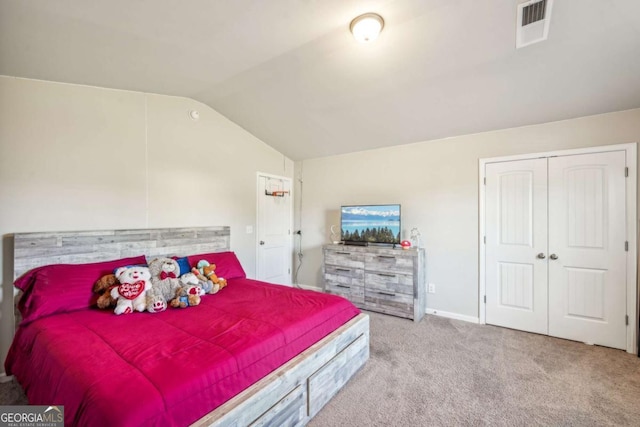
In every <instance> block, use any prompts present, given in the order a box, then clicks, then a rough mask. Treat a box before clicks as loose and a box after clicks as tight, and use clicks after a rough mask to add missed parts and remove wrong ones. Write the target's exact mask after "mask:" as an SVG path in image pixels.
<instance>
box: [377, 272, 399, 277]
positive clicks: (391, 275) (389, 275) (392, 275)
mask: <svg viewBox="0 0 640 427" xmlns="http://www.w3.org/2000/svg"><path fill="white" fill-rule="evenodd" d="M378 276H382V277H396V275H395V274H388V273H378Z"/></svg>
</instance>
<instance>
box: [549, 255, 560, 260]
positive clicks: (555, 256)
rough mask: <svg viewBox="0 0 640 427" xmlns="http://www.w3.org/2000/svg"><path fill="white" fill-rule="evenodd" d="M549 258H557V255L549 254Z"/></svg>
mask: <svg viewBox="0 0 640 427" xmlns="http://www.w3.org/2000/svg"><path fill="white" fill-rule="evenodd" d="M549 258H551V259H558V255H556V254H551V255H549Z"/></svg>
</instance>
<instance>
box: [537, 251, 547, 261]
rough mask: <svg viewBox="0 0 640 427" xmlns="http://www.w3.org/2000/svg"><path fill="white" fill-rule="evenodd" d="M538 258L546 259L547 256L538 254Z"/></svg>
mask: <svg viewBox="0 0 640 427" xmlns="http://www.w3.org/2000/svg"><path fill="white" fill-rule="evenodd" d="M538 258H540V259H545V258H546V256H545V254H544V253H542V252H540V253H539V254H538Z"/></svg>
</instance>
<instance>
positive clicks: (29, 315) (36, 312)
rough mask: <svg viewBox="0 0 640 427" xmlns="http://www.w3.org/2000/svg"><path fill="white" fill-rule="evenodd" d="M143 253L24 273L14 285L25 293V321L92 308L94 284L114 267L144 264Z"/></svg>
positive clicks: (22, 302)
mask: <svg viewBox="0 0 640 427" xmlns="http://www.w3.org/2000/svg"><path fill="white" fill-rule="evenodd" d="M145 262H146V260H145V258H144V256H143V255H141V256H137V257H131V258H123V259H118V260H114V261H105V262H96V263H92V264H55V265H46V266H43V267H37V268H34V269H33V270H29V271H27V272H26V273H25V274H23V275H22V276H20V277H19V278H18V279H17V280H16V281H15V283H14V285H15V286H16V287H17V288H18V289H20V290H22V291H23V292H24V294H23V295H22V297H21V298H20V301H19V302H18V309H19V310H20V313H21V314H22V322H23V324H26V323H29V322H33V321H34V320H37V319H39V318H41V317H44V316H49V315H52V314H56V313H64V312H67V311H75V310H83V309H86V308H89V307H90V305H91V304H92V301H93V300H94V295H93V291H92V288H93V284H94V283H95V281H96V280H98V279H99V278H101V277H102V276H104V275H105V274H109V273H113V270H114V269H116V268H118V267H122V266H126V265H134V264H144V263H145Z"/></svg>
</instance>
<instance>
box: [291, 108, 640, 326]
mask: <svg viewBox="0 0 640 427" xmlns="http://www.w3.org/2000/svg"><path fill="white" fill-rule="evenodd" d="M627 142H640V109H635V110H629V111H624V112H617V113H610V114H603V115H598V116H590V117H583V118H579V119H574V120H566V121H560V122H553V123H546V124H542V125H536V126H527V127H521V128H514V129H507V130H501V131H494V132H486V133H482V134H475V135H467V136H462V137H455V138H447V139H442V140H435V141H427V142H421V143H417V144H410V145H403V146H398V147H392V148H384V149H377V150H370V151H364V152H359V153H353V154H347V155H340V156H332V157H325V158H318V159H311V160H305V161H303V162H296V182H297V192H296V194H298V195H299V196H298V200H297V202H296V215H295V218H296V223H297V225H296V228H302V233H303V234H302V242H303V251H304V257H303V265H302V267H301V269H300V274H299V277H298V282H299V283H302V284H306V285H312V286H321V285H322V277H321V266H322V252H321V245H322V244H324V243H327V242H328V241H329V240H330V230H329V227H330V225H331V224H339V220H340V213H339V208H340V206H341V205H343V204H360V203H362V204H366V203H374V204H384V203H401V204H402V228H403V232H402V237H403V238H408V237H409V231H410V230H411V228H412V227H418V228H419V229H420V232H421V234H422V240H423V242H424V244H425V247H426V251H427V282H428V283H429V282H430V283H434V284H436V293H435V294H427V307H428V308H430V309H434V310H437V311H439V312H448V313H453V314H456V315H460V316H463V317H467V318H477V317H478V316H479V306H478V283H479V279H478V263H479V251H478V230H479V225H478V222H479V214H478V197H479V196H478V159H480V158H487V157H496V156H506V155H514V154H524V153H533V152H543V151H553V150H561V149H569V148H579V147H588V146H597V145H608V144H620V143H627ZM300 177H302V179H303V184H302V194H301V193H300V183H299V181H298V179H299V178H300ZM300 195H301V196H302V207H301V206H300Z"/></svg>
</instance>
